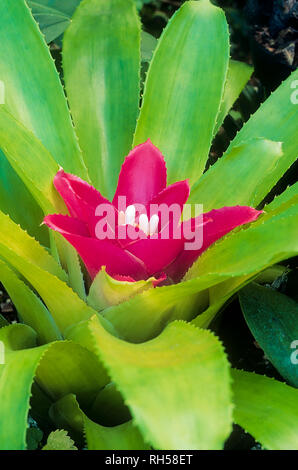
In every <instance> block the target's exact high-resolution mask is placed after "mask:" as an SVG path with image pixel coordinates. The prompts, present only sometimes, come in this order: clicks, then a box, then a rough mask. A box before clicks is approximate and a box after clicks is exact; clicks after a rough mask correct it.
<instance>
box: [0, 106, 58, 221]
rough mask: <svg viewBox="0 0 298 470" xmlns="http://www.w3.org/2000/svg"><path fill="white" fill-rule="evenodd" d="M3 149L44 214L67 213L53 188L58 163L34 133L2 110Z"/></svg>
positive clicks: (1, 134) (0, 120)
mask: <svg viewBox="0 0 298 470" xmlns="http://www.w3.org/2000/svg"><path fill="white" fill-rule="evenodd" d="M0 147H1V149H2V150H3V151H4V153H5V156H6V158H7V159H8V161H9V163H10V164H11V166H12V167H13V168H14V170H15V171H16V173H17V174H18V175H19V177H20V178H21V179H22V181H23V183H24V184H25V185H26V186H27V188H28V190H29V191H30V192H31V194H32V196H33V197H34V198H35V200H36V202H37V203H38V204H39V205H40V207H41V208H42V209H43V211H44V213H45V214H46V213H49V212H53V211H55V209H56V210H57V211H58V212H60V211H62V212H65V206H64V204H63V202H62V200H61V198H60V197H59V195H58V193H57V192H56V190H55V188H54V185H53V179H54V176H55V174H56V173H57V171H58V170H59V166H58V164H57V163H56V162H55V160H54V159H53V157H52V156H51V154H50V153H49V151H48V150H47V149H46V148H45V147H44V146H43V145H42V143H41V142H40V141H39V140H38V139H37V138H36V137H35V136H34V134H32V132H30V131H28V130H27V129H26V128H25V127H24V126H22V125H21V124H20V123H18V122H17V120H16V119H15V118H14V117H13V116H12V115H11V114H9V113H8V112H7V111H6V110H5V109H3V108H1V107H0ZM41 220H42V219H41ZM41 220H40V222H41Z"/></svg>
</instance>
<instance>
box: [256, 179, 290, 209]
mask: <svg viewBox="0 0 298 470" xmlns="http://www.w3.org/2000/svg"><path fill="white" fill-rule="evenodd" d="M297 196H298V183H295V184H293V185H292V186H289V187H288V188H287V189H286V190H285V191H284V192H283V193H282V194H280V195H278V196H276V197H275V198H274V199H273V201H272V202H270V204H267V205H266V206H265V207H264V210H265V211H266V212H269V211H270V212H271V211H276V210H280V209H284V208H285V205H291V204H294V203H295V202H297Z"/></svg>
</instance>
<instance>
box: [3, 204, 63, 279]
mask: <svg viewBox="0 0 298 470" xmlns="http://www.w3.org/2000/svg"><path fill="white" fill-rule="evenodd" d="M0 224H1V231H0V246H1V251H2V256H3V257H5V256H7V262H8V263H11V264H12V259H10V257H9V252H10V251H11V253H12V254H15V255H16V256H20V257H22V258H23V259H24V260H26V261H27V262H30V263H32V264H34V265H36V266H38V267H39V268H41V269H45V270H46V271H48V272H50V273H52V274H53V275H54V276H58V277H59V278H60V279H63V280H66V279H67V276H66V274H65V272H64V271H63V270H62V269H61V267H60V266H59V265H58V263H57V262H56V261H55V260H54V258H53V257H52V256H51V255H49V253H48V252H47V250H46V249H45V248H43V247H42V246H41V245H40V244H39V243H38V242H37V241H36V240H34V238H32V237H30V236H29V235H28V234H27V233H26V232H25V231H24V230H22V229H21V227H19V226H18V225H16V224H15V223H14V222H13V221H12V220H10V218H9V217H8V216H7V215H5V214H3V213H2V212H1V211H0ZM4 253H6V255H5V254H4Z"/></svg>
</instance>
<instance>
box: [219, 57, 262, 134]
mask: <svg viewBox="0 0 298 470" xmlns="http://www.w3.org/2000/svg"><path fill="white" fill-rule="evenodd" d="M252 73H253V67H251V66H250V65H248V64H246V63H245V62H239V61H238V60H230V62H229V68H228V74H227V79H226V84H225V90H224V94H223V99H222V103H221V106H220V112H219V114H218V116H217V120H216V126H215V130H214V135H215V134H216V133H217V131H218V130H219V128H220V126H221V125H222V123H223V122H224V119H225V117H226V116H227V114H228V112H229V111H230V109H231V108H232V106H233V104H234V103H235V101H236V100H237V98H238V97H239V95H240V93H241V91H242V90H243V88H244V87H245V85H246V83H247V82H248V80H249V79H250V77H251V74H252Z"/></svg>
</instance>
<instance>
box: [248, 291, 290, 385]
mask: <svg viewBox="0 0 298 470" xmlns="http://www.w3.org/2000/svg"><path fill="white" fill-rule="evenodd" d="M239 299H240V305H241V308H242V312H243V315H244V318H245V320H246V323H247V324H248V327H249V328H250V330H251V332H252V334H253V335H254V337H255V339H256V341H257V342H258V344H259V346H260V347H261V348H262V349H263V350H264V352H265V354H266V357H267V358H268V359H269V360H270V361H271V362H272V364H273V365H274V366H275V367H276V369H277V370H278V371H279V373H280V374H281V375H282V376H283V377H284V378H285V379H286V380H287V382H288V383H289V384H290V385H293V386H294V387H298V367H297V364H296V363H295V361H293V359H292V356H293V353H294V352H295V351H293V348H292V345H295V341H296V342H297V347H298V304H297V302H295V301H294V300H292V299H291V298H290V297H287V296H286V295H284V294H281V293H280V292H277V291H274V290H273V289H270V288H268V287H262V286H259V285H257V284H250V285H248V286H247V287H245V288H244V289H242V290H241V292H240V294H239ZM291 348H292V349H291Z"/></svg>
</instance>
